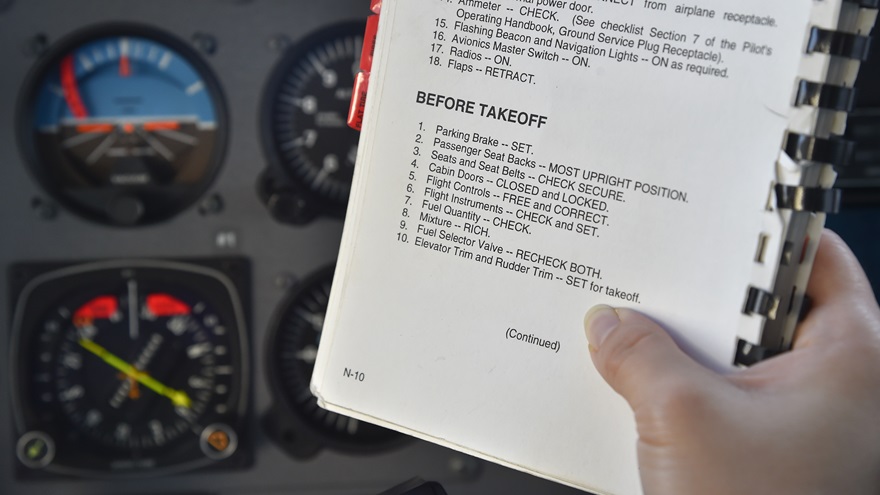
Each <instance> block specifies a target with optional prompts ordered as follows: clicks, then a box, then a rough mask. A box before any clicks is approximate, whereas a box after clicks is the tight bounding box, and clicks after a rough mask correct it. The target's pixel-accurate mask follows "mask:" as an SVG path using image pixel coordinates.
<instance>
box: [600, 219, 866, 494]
mask: <svg viewBox="0 0 880 495" xmlns="http://www.w3.org/2000/svg"><path fill="white" fill-rule="evenodd" d="M807 293H808V295H809V296H810V298H811V300H812V302H813V308H812V310H811V311H810V313H809V315H808V317H807V318H806V320H805V321H803V322H802V323H801V325H800V326H799V328H798V331H797V335H796V337H795V342H794V349H793V350H792V351H791V352H789V353H786V354H783V355H780V356H777V357H775V358H773V359H771V360H768V361H765V362H762V363H760V364H758V365H756V366H754V367H752V368H749V369H742V370H735V371H733V372H730V373H728V374H718V373H715V372H713V371H710V370H708V369H706V368H704V367H702V366H701V365H699V364H697V363H696V362H695V361H694V360H692V359H691V358H690V357H688V356H687V355H685V354H684V352H682V351H681V350H680V349H679V348H678V346H677V345H676V344H675V342H674V341H673V340H672V338H671V337H669V335H668V334H667V333H666V332H665V331H664V330H663V329H662V328H661V327H660V326H659V325H657V324H656V323H654V322H653V321H651V320H650V319H648V318H647V317H645V316H643V315H641V314H639V313H637V312H634V311H630V310H617V311H615V310H613V309H611V308H609V307H607V306H599V307H596V308H593V309H592V310H590V312H589V313H588V314H587V318H586V320H585V322H584V324H585V326H586V328H587V337H588V339H589V342H590V348H591V355H592V358H593V362H594V363H595V365H596V368H597V369H598V370H599V373H600V374H601V375H602V376H603V377H604V378H605V380H606V381H607V382H608V383H609V384H610V385H611V386H612V387H613V388H614V390H616V391H617V392H618V393H620V394H621V395H622V396H623V397H624V398H625V399H626V400H627V402H629V405H630V406H631V407H632V409H633V411H634V413H635V418H636V424H637V427H638V434H639V441H638V459H639V467H640V472H641V478H642V485H643V487H644V491H645V493H646V495H728V494H729V495H743V494H749V495H764V494H767V495H771V494H772V495H788V494H791V495H820V494H821V495H832V494H833V495H838V494H840V495H861V494H865V495H876V494H878V493H880V309H878V306H877V302H876V300H875V299H874V295H873V293H872V291H871V287H870V285H869V283H868V280H867V278H866V277H865V274H864V272H863V271H862V269H861V267H860V266H859V263H858V261H857V260H856V259H855V257H854V256H853V254H852V252H851V251H850V250H849V248H848V247H847V246H846V244H845V243H844V242H843V241H842V240H841V239H840V238H839V237H838V236H837V235H836V234H834V233H833V232H830V231H826V232H825V235H824V236H823V238H822V240H821V243H820V246H819V251H818V253H817V255H816V261H815V264H814V268H813V274H812V277H811V279H810V285H809V287H808V290H807Z"/></svg>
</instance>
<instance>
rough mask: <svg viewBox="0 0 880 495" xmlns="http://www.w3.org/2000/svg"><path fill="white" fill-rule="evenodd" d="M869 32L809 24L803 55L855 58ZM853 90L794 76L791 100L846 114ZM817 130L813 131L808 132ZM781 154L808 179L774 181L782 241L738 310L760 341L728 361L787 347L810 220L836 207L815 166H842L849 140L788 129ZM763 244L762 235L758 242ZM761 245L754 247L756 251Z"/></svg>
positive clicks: (870, 7)
mask: <svg viewBox="0 0 880 495" xmlns="http://www.w3.org/2000/svg"><path fill="white" fill-rule="evenodd" d="M843 2H844V4H847V5H848V8H850V7H855V8H857V9H863V11H870V12H869V13H870V14H871V15H872V16H873V17H871V18H870V19H871V20H872V21H873V19H875V18H876V15H877V12H876V10H877V9H880V0H843ZM870 45H871V37H869V36H864V35H861V34H858V33H850V32H846V31H845V30H828V29H823V28H821V27H817V26H814V27H812V28H811V29H810V36H809V39H808V41H807V45H806V50H805V51H806V54H807V55H812V54H822V55H827V56H830V57H832V58H833V59H836V60H846V61H850V62H855V63H861V62H862V61H864V60H866V59H867V58H868V55H869V47H870ZM855 97H856V91H855V89H854V88H852V87H847V86H841V85H835V84H830V83H827V82H819V81H810V80H804V79H802V80H800V81H798V84H797V93H796V95H795V99H794V105H795V106H810V107H814V108H816V109H817V110H818V112H819V114H818V115H819V116H820V117H821V116H822V115H824V114H826V113H829V112H830V113H838V112H839V113H844V114H846V113H849V112H850V111H852V109H853V106H854V104H855ZM814 132H818V131H814ZM782 149H783V151H784V152H785V154H786V155H787V156H788V157H789V158H791V159H792V160H793V161H794V162H795V163H796V164H797V165H798V166H800V167H801V169H802V170H804V171H805V176H804V177H806V172H807V171H809V177H810V178H809V179H806V178H804V177H802V178H801V183H800V184H774V185H773V187H772V193H771V194H772V196H773V198H775V201H774V202H772V203H771V206H772V207H774V208H775V209H776V211H780V212H784V213H785V215H786V218H787V221H786V227H785V229H784V230H785V232H784V236H785V239H784V241H785V242H784V243H782V249H781V253H780V255H781V258H780V259H779V260H778V261H779V264H778V272H777V274H776V281H775V283H774V287H773V289H772V290H766V289H763V288H760V287H748V290H747V292H746V297H745V304H744V306H743V310H742V312H743V314H745V315H747V316H750V317H755V318H763V319H764V323H763V329H762V332H761V342H759V343H756V342H748V341H746V340H743V339H739V341H738V343H737V347H736V355H735V357H734V364H736V365H739V366H752V365H754V364H757V363H759V362H761V361H764V360H766V359H770V358H772V357H773V356H776V355H778V354H779V353H781V352H785V351H786V350H788V349H790V348H791V345H792V341H793V337H794V327H795V325H796V323H797V322H798V321H799V320H800V319H801V318H802V317H803V316H804V312H805V311H806V308H807V307H808V302H807V301H805V299H806V296H805V295H803V290H802V289H803V287H801V288H800V290H799V289H798V287H797V286H796V282H795V281H796V280H797V279H798V277H799V275H801V274H802V273H803V263H804V261H805V260H807V259H808V253H811V252H812V250H814V249H815V243H814V242H813V241H816V240H818V239H811V237H810V232H811V231H813V230H815V229H813V228H812V227H814V226H815V225H816V222H817V221H819V222H822V223H824V217H825V215H827V214H834V213H837V211H838V210H839V208H840V200H841V191H840V190H839V189H833V188H831V189H829V188H824V187H821V185H819V182H820V180H819V177H821V176H822V173H821V170H822V169H824V168H828V167H843V166H846V165H847V164H848V163H849V162H850V160H851V158H852V155H853V152H854V144H853V143H852V142H850V141H846V140H844V139H840V138H839V137H838V136H836V135H834V134H832V135H829V136H818V135H805V134H799V133H795V132H789V133H788V134H787V136H786V137H785V140H784V142H783V145H782ZM817 169H818V170H817ZM760 243H762V245H763V244H764V243H766V238H762V240H761V241H760ZM761 251H762V248H760V247H759V252H761Z"/></svg>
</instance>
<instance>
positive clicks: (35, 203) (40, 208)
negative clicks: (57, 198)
mask: <svg viewBox="0 0 880 495" xmlns="http://www.w3.org/2000/svg"><path fill="white" fill-rule="evenodd" d="M31 208H33V210H34V211H35V212H36V213H37V217H39V218H40V219H41V220H55V218H57V217H58V206H57V205H55V203H52V202H50V201H45V200H43V199H41V198H34V199H32V200H31Z"/></svg>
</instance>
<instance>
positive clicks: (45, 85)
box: [20, 26, 226, 225]
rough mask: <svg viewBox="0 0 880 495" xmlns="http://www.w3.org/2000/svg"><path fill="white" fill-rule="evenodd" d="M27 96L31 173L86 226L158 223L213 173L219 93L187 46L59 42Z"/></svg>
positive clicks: (128, 35)
mask: <svg viewBox="0 0 880 495" xmlns="http://www.w3.org/2000/svg"><path fill="white" fill-rule="evenodd" d="M24 93H25V97H24V98H23V99H22V101H23V106H22V108H21V109H20V114H21V117H20V120H21V124H20V135H21V140H22V148H23V149H24V152H25V155H26V157H27V158H28V159H29V160H30V161H31V162H32V164H33V167H34V169H35V172H36V174H35V175H36V176H37V178H38V179H39V180H40V181H41V182H42V183H43V184H44V185H45V186H46V187H47V188H48V189H49V191H50V192H51V193H52V194H53V195H55V196H56V197H57V199H58V200H59V201H60V202H62V203H63V204H65V205H67V206H68V207H70V209H72V210H73V211H75V212H77V213H80V214H82V215H84V216H85V217H87V218H89V219H92V220H97V221H100V222H103V223H109V224H114V225H137V224H149V223H154V222H158V221H161V220H165V219H167V218H169V217H171V216H173V215H175V214H177V213H178V212H180V211H181V210H183V209H184V208H185V207H186V206H188V205H189V204H191V203H192V202H193V201H195V200H196V199H197V198H198V197H199V196H200V195H201V193H202V192H204V189H205V188H206V187H207V186H208V185H209V183H210V182H211V180H212V179H213V177H214V175H215V173H216V169H217V168H218V164H219V161H220V156H221V154H222V151H223V148H224V140H225V133H226V132H225V131H226V122H225V120H226V119H225V110H224V107H223V101H222V98H221V95H220V89H219V86H218V84H217V83H216V81H215V79H214V78H213V76H212V75H211V74H210V71H209V70H208V68H207V66H205V65H204V64H203V63H202V62H201V61H200V59H199V57H198V55H197V54H196V53H195V52H194V51H193V50H192V49H190V48H189V47H188V46H187V45H185V44H184V43H182V42H179V41H177V40H175V39H173V38H171V37H170V36H167V35H164V34H162V33H160V32H158V31H154V30H150V29H146V28H141V27H136V26H125V27H115V28H110V29H105V28H99V29H96V30H90V31H88V32H87V33H86V34H84V35H77V36H75V37H74V38H73V39H70V40H68V41H62V42H61V43H59V46H58V47H57V48H56V49H54V50H52V51H50V52H49V54H47V55H46V56H45V57H43V58H42V59H41V62H40V63H39V64H38V66H37V68H36V69H35V71H34V73H33V75H32V77H31V78H30V79H29V80H28V82H27V83H26V86H25V91H24Z"/></svg>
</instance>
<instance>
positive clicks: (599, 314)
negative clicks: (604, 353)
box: [584, 304, 620, 352]
mask: <svg viewBox="0 0 880 495" xmlns="http://www.w3.org/2000/svg"><path fill="white" fill-rule="evenodd" d="M619 324H620V317H619V316H617V311H615V310H614V308H612V307H611V306H605V305H604V304H600V305H598V306H594V307H593V308H591V309H590V310H589V311H588V312H587V316H586V317H584V328H585V329H586V331H587V341H589V343H590V350H592V351H593V352H595V351H597V350H599V348H600V347H602V342H605V339H606V338H608V335H609V334H611V332H612V331H614V329H615V328H617V326H618V325H619Z"/></svg>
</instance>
